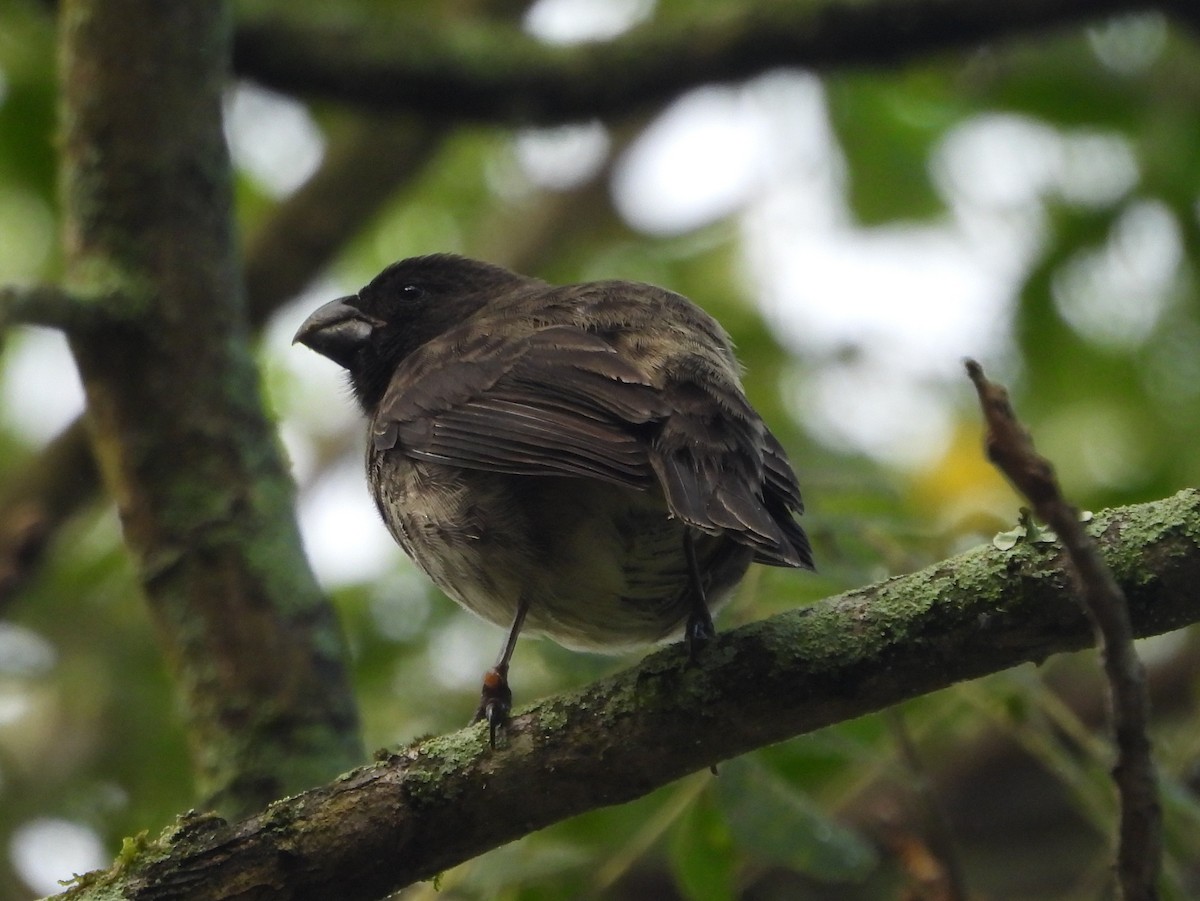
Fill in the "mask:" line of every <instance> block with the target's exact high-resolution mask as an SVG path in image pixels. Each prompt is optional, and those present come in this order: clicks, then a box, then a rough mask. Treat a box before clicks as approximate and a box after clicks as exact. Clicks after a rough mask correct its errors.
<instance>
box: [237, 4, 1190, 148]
mask: <svg viewBox="0 0 1200 901" xmlns="http://www.w3.org/2000/svg"><path fill="white" fill-rule="evenodd" d="M1139 9H1162V10H1164V11H1165V12H1170V11H1171V5H1170V4H1167V3H1164V2H1158V3H1154V2H1148V0H1010V2H1007V3H994V2H990V0H907V2H895V0H865V2H863V0H821V2H816V3H814V2H809V0H791V2H785V3H778V2H767V0H759V2H756V3H747V4H742V5H740V6H737V7H736V8H730V7H728V6H722V7H720V8H719V9H717V10H715V11H710V10H705V11H704V12H702V13H697V14H695V15H694V16H689V17H687V18H686V19H681V20H671V21H664V22H652V23H650V24H647V25H644V26H642V27H639V28H636V29H634V30H632V31H630V32H629V33H627V34H625V35H623V36H622V37H620V38H617V39H615V40H612V41H607V42H602V43H601V42H595V43H586V44H579V45H575V46H571V47H562V46H556V45H549V44H545V43H542V42H541V41H538V40H537V39H536V38H534V37H532V36H531V35H529V34H526V33H525V32H522V31H520V30H519V29H517V28H515V27H513V26H510V25H506V24H501V23H497V22H495V21H494V20H493V21H488V20H478V21H474V22H463V21H452V22H451V21H446V22H444V23H442V24H438V23H430V22H429V21H427V20H418V19H415V18H411V19H409V18H403V17H396V18H392V19H385V18H375V19H372V21H371V22H370V24H368V25H364V24H362V23H358V22H355V21H353V20H352V19H350V18H349V17H348V16H344V15H339V14H337V13H336V12H330V11H328V10H326V11H324V12H322V13H321V16H320V18H318V19H315V20H313V19H302V18H300V17H299V16H298V15H297V14H296V13H294V12H293V11H292V10H288V11H287V12H286V13H284V12H282V11H280V9H279V7H278V6H277V5H275V4H266V5H259V6H257V7H254V6H251V7H244V8H243V10H242V16H241V18H240V21H239V27H238V30H237V34H236V38H235V44H234V64H235V68H236V69H237V71H238V72H239V73H240V74H242V75H245V76H247V77H249V78H253V79H255V80H257V81H259V82H261V83H263V84H265V85H268V86H270V87H273V88H275V89H277V90H281V91H285V92H290V93H298V94H301V95H307V96H310V97H324V98H330V99H335V100H340V101H344V102H348V103H355V104H360V105H364V106H368V107H371V108H375V109H402V110H408V111H413V112H418V113H420V114H422V115H424V116H426V117H428V118H429V119H430V120H432V121H461V120H463V119H474V120H479V121H491V122H507V123H539V124H551V123H561V122H569V121H575V120H587V119H591V118H594V117H597V116H598V117H601V118H608V117H613V116H624V115H629V114H633V113H637V112H641V111H645V110H647V109H650V108H652V107H654V106H657V105H659V104H661V103H663V102H665V101H667V100H670V99H671V98H672V97H674V96H676V95H678V94H680V93H681V92H683V91H685V90H687V89H689V88H693V87H697V86H699V85H701V84H706V83H710V82H719V81H732V80H740V79H745V78H748V77H751V76H753V75H757V74H760V73H763V72H768V71H770V70H772V69H776V68H780V67H784V66H789V67H801V68H805V69H813V70H819V71H821V70H827V69H832V68H842V69H844V68H847V67H851V66H895V65H898V64H899V63H902V62H904V61H906V60H909V59H912V58H914V57H917V56H920V55H927V54H931V53H939V52H944V51H947V50H953V49H961V48H965V47H974V46H977V45H978V44H980V43H983V42H986V41H990V40H997V39H1001V38H1005V37H1008V36H1010V35H1013V34H1019V33H1023V32H1026V33H1027V32H1033V31H1044V30H1046V29H1049V28H1055V27H1059V26H1064V25H1068V24H1074V23H1078V22H1083V21H1094V20H1096V19H1097V18H1100V17H1103V16H1106V15H1111V14H1114V13H1119V12H1129V11H1134V10H1139Z"/></svg>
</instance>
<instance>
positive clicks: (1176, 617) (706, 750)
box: [64, 490, 1200, 901]
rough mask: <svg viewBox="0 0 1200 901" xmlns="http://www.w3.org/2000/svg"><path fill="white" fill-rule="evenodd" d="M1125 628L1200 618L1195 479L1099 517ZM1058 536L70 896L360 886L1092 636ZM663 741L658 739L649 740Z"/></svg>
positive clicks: (446, 863) (849, 602)
mask: <svg viewBox="0 0 1200 901" xmlns="http://www.w3.org/2000/svg"><path fill="white" fill-rule="evenodd" d="M1089 531H1090V533H1091V534H1092V535H1093V537H1094V538H1095V540H1096V541H1097V542H1098V544H1099V546H1100V548H1101V551H1102V553H1103V555H1104V558H1105V560H1106V562H1107V563H1108V565H1109V567H1110V568H1111V569H1112V570H1113V573H1114V574H1115V576H1116V578H1117V580H1118V582H1119V583H1120V585H1121V587H1122V588H1123V589H1124V591H1125V593H1126V595H1127V597H1128V598H1129V603H1130V614H1131V617H1132V623H1133V627H1134V631H1135V633H1136V634H1137V635H1139V636H1145V635H1151V634H1157V633H1161V632H1165V631H1169V630H1171V629H1176V628H1179V627H1181V626H1183V625H1186V624H1188V623H1192V622H1196V621H1198V620H1200V598H1197V596H1196V593H1195V591H1194V587H1195V585H1196V584H1197V580H1198V579H1200V491H1197V490H1187V491H1184V492H1181V493H1180V494H1178V495H1176V496H1175V497H1172V498H1168V499H1165V500H1162V501H1157V502H1154V503H1149V504H1141V505H1138V506H1133V507H1123V508H1115V509H1113V510H1109V511H1106V512H1105V513H1103V514H1100V515H1098V516H1096V517H1095V518H1094V519H1093V521H1092V522H1091V523H1090V524H1089ZM1061 556H1062V554H1061V551H1059V550H1057V549H1055V548H1053V547H1050V546H1047V545H1036V544H1024V543H1023V544H1018V545H1017V546H1016V547H1015V548H1013V549H1011V550H1008V551H1000V550H997V549H996V548H994V547H992V546H990V545H989V546H984V547H980V548H977V549H975V550H973V551H970V552H968V553H966V554H963V555H961V556H959V557H956V558H954V559H952V560H947V561H945V562H943V563H940V564H937V565H935V566H932V567H930V568H928V569H925V570H922V571H921V572H917V573H913V574H912V575H908V576H903V577H899V578H894V579H889V580H888V581H885V582H881V583H878V584H875V585H870V586H867V587H865V588H861V589H857V590H855V591H851V592H847V593H845V594H842V595H839V596H837V597H834V598H830V599H828V600H826V601H823V602H821V603H819V604H817V605H815V606H813V607H811V608H807V609H802V610H796V611H792V612H790V613H786V614H783V615H780V616H776V617H773V618H772V619H769V620H765V621H762V622H758V623H752V624H750V625H748V626H745V627H743V628H740V629H737V630H734V631H731V632H727V633H724V634H722V635H720V636H718V638H717V639H716V640H715V641H714V642H713V643H712V644H711V645H710V646H709V647H707V648H706V649H705V652H704V654H703V655H702V657H701V659H700V661H699V663H698V664H697V665H689V664H688V661H687V657H686V655H685V654H684V653H683V652H682V650H681V649H680V647H679V646H672V647H668V648H666V649H664V650H662V651H659V652H658V653H655V654H653V655H651V656H650V657H648V658H647V659H645V660H644V661H643V662H642V663H641V664H639V665H638V666H635V667H633V668H632V669H629V670H626V671H625V672H622V673H620V674H618V675H616V676H613V677H612V678H610V679H606V680H603V681H601V682H598V683H596V684H594V685H592V686H589V687H587V688H585V689H583V690H581V691H578V692H574V693H571V694H566V695H561V696H558V697H554V698H550V699H547V700H545V701H542V702H540V703H538V704H536V705H534V706H533V707H532V708H530V709H528V710H526V711H524V712H522V713H521V714H520V715H518V716H517V717H515V718H514V720H513V722H512V724H511V726H510V729H509V732H508V734H509V736H510V738H509V745H508V746H507V747H504V748H501V749H500V750H497V751H489V750H488V749H487V747H486V745H487V739H486V735H485V733H484V730H483V728H482V727H480V726H476V727H473V728H470V729H466V730H463V731H461V732H458V733H455V734H453V735H449V736H444V737H441V738H434V739H430V740H427V741H425V742H422V743H419V744H416V745H414V746H412V747H409V748H407V749H404V750H402V751H400V752H398V753H396V754H393V755H391V756H390V757H388V759H386V760H383V761H381V762H379V763H376V764H373V765H370V766H366V767H363V768H360V769H357V770H354V771H353V772H351V773H348V774H346V775H345V776H343V777H342V778H340V779H338V780H337V781H336V782H334V783H332V784H330V785H327V786H324V787H322V788H319V789H314V790H312V791H308V792H305V793H304V794H302V795H298V796H296V797H294V798H289V799H287V800H284V801H280V802H277V803H275V804H273V805H271V807H270V808H268V809H267V810H266V811H265V812H264V813H262V814H260V815H257V816H255V817H252V818H250V819H248V820H246V821H244V822H241V823H237V824H232V825H230V824H226V823H224V822H222V821H219V820H217V819H215V818H209V817H195V816H193V817H185V818H184V819H183V820H182V821H181V822H180V823H179V825H178V826H177V828H176V829H175V830H174V831H172V832H171V833H170V834H168V835H166V836H164V837H163V838H162V839H161V840H159V841H157V842H152V843H150V844H149V847H147V848H146V849H144V851H143V852H142V853H140V854H138V855H127V857H126V859H124V860H123V861H122V862H121V863H120V865H118V866H117V867H114V869H113V870H112V871H110V872H109V873H108V874H106V875H100V874H93V875H92V876H90V877H86V878H85V879H84V880H83V881H82V883H81V884H80V885H78V886H77V887H76V888H74V889H72V890H71V891H70V892H68V893H67V894H66V895H65V896H64V897H69V898H75V899H80V898H100V897H111V894H105V892H110V893H111V892H112V891H113V890H119V891H120V892H121V893H122V894H121V896H122V897H126V898H137V899H142V901H146V899H167V898H170V899H189V898H197V899H199V898H222V897H228V898H232V897H246V898H248V897H254V898H261V899H265V898H287V899H319V898H329V897H339V898H343V899H347V901H353V899H374V898H378V897H381V896H383V895H384V894H386V893H387V892H389V891H393V890H395V889H398V888H400V887H402V886H404V885H407V884H410V883H412V882H414V881H417V880H421V879H428V878H430V877H432V876H434V875H435V874H437V873H438V872H440V871H442V870H444V869H446V868H447V867H451V866H454V865H455V864H457V863H460V862H462V861H464V860H467V859H469V858H472V857H474V856H477V855H479V854H481V853H483V852H484V851H487V850H489V849H491V848H494V847H497V846H499V845H502V844H504V843H506V842H509V841H512V840H514V839H516V838H518V837H520V836H522V835H525V834H527V833H530V832H533V831H534V830H537V829H540V828H542V827H544V826H547V825H549V824H551V823H553V822H556V821H558V820H561V819H564V818H566V817H569V816H573V815H575V814H578V813H581V812H583V811H586V810H590V809H594V808H598V807H603V806H606V805H610V804H619V803H622V802H625V801H629V800H631V799H633V798H636V797H639V796H641V795H644V794H646V793H647V792H650V791H652V790H653V789H655V788H658V787H659V786H661V785H664V784H666V783H668V782H670V781H672V780H674V779H677V778H679V777H681V776H683V775H685V774H687V773H690V772H693V771H697V770H701V769H704V768H706V767H708V766H710V765H712V764H714V763H717V762H719V761H721V760H725V759H727V758H729V757H732V756H735V755H738V754H742V753H745V752H747V751H749V750H752V749H754V748H758V747H762V746H765V745H768V744H771V743H774V742H778V741H781V740H784V739H786V738H789V737H791V736H795V735H799V734H802V733H805V732H810V731H813V730H815V729H819V728H822V727H823V726H827V725H830V724H832V723H836V722H840V721H843V720H847V719H851V718H853V717H856V716H860V715H862V714H864V713H868V712H871V711H875V710H879V709H881V708H884V707H887V706H889V705H892V704H896V703H898V702H900V701H903V700H905V699H907V698H911V697H914V696H916V695H919V694H923V693H926V692H930V691H935V690H937V689H940V688H944V687H946V686H948V685H952V684H953V683H955V682H958V681H961V680H965V679H973V678H977V677H979V676H982V675H984V674H986V673H991V672H996V671H999V670H1003V669H1006V668H1008V667H1012V666H1016V665H1017V664H1020V663H1023V662H1025V661H1035V662H1039V661H1041V660H1043V659H1044V658H1046V657H1047V656H1049V655H1050V654H1054V653H1058V652H1062V651H1070V650H1075V649H1078V648H1082V647H1085V646H1088V645H1090V644H1091V642H1092V640H1093V632H1092V629H1091V627H1090V625H1089V623H1088V621H1087V618H1086V617H1085V616H1084V615H1083V613H1082V611H1081V610H1080V609H1079V606H1078V605H1077V604H1076V603H1075V602H1074V600H1073V599H1072V597H1071V594H1070V592H1069V591H1068V590H1067V589H1068V580H1067V578H1066V577H1065V576H1064V575H1063V572H1062V567H1061V563H1062V560H1061ZM667 749H669V751H670V753H664V752H665V751H666V750H667Z"/></svg>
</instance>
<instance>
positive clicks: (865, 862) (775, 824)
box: [717, 758, 876, 882]
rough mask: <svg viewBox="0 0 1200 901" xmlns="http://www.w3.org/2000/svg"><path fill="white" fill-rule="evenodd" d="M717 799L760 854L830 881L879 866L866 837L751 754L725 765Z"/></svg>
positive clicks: (739, 836) (742, 839)
mask: <svg viewBox="0 0 1200 901" xmlns="http://www.w3.org/2000/svg"><path fill="white" fill-rule="evenodd" d="M717 798H718V802H719V804H720V806H721V809H722V810H723V811H724V813H725V818H726V820H727V821H728V823H729V828H730V831H731V833H732V835H733V840H734V841H735V842H736V843H737V844H738V845H739V846H741V847H742V848H744V849H745V850H746V851H748V852H750V853H752V854H754V855H756V856H758V857H760V858H764V859H766V860H769V861H772V862H774V863H778V864H782V865H783V866H786V867H790V868H792V869H794V870H797V871H798V872H801V873H805V874H807V875H809V876H812V877H815V878H817V879H820V880H822V881H825V882H856V881H859V880H861V879H863V878H864V877H866V875H867V874H868V873H869V872H870V870H871V869H872V868H873V867H874V866H875V863H876V853H875V850H874V848H873V847H872V846H871V845H870V844H869V843H868V842H867V841H865V840H864V839H863V838H862V837H860V836H859V835H858V834H857V833H855V832H854V831H853V830H850V829H847V828H846V827H845V826H842V825H841V824H839V823H837V822H835V821H834V820H833V819H831V818H830V817H829V816H828V815H827V814H826V813H825V812H824V811H822V810H821V809H820V808H819V807H818V806H817V805H816V804H814V803H813V802H812V800H811V799H810V798H808V796H806V795H804V794H802V793H800V792H797V791H796V790H794V789H793V788H792V786H791V785H789V784H788V783H787V782H785V781H784V780H782V779H780V778H779V777H777V776H775V775H774V774H772V773H771V772H770V771H769V770H767V769H766V768H765V767H763V766H762V765H761V764H759V763H758V762H757V761H755V760H753V759H752V758H740V759H738V760H734V761H730V762H729V763H726V764H722V765H721V772H720V776H719V777H718V779H717Z"/></svg>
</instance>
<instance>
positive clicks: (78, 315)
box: [0, 285, 121, 331]
mask: <svg viewBox="0 0 1200 901" xmlns="http://www.w3.org/2000/svg"><path fill="white" fill-rule="evenodd" d="M103 306H104V307H105V308H108V309H113V308H117V309H119V307H120V306H121V304H120V302H119V301H118V300H116V299H114V298H110V299H108V300H107V301H106V302H105V303H104V304H103ZM100 318H101V317H100V316H99V315H98V305H97V304H95V303H93V302H92V301H91V300H84V299H83V298H82V297H77V296H75V295H72V294H70V293H68V292H67V291H64V290H63V289H62V288H59V287H56V286H54V285H3V286H0V331H3V330H4V329H6V328H8V327H9V326H11V325H44V326H46V327H47V328H57V329H62V330H63V331H70V330H72V329H79V328H84V327H88V326H91V325H94V324H95V323H96V322H97V320H98V319H100Z"/></svg>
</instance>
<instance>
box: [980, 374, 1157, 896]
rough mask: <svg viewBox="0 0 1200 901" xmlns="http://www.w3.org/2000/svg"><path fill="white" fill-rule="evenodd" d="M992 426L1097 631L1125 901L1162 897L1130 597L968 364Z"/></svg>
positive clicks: (994, 446)
mask: <svg viewBox="0 0 1200 901" xmlns="http://www.w3.org/2000/svg"><path fill="white" fill-rule="evenodd" d="M966 368H967V374H968V375H969V376H970V378H971V381H972V382H974V384H975V390H976V391H977V393H978V394H979V403H980V406H981V407H982V409H983V416H984V420H985V422H986V423H987V436H986V438H985V447H986V450H987V455H988V458H989V459H990V460H991V461H992V462H993V463H994V464H995V465H996V466H997V468H999V469H1000V471H1001V472H1003V473H1004V475H1005V476H1007V477H1008V479H1009V480H1010V481H1011V482H1012V483H1013V485H1015V486H1016V488H1017V490H1019V491H1020V492H1021V493H1022V494H1024V495H1025V497H1027V498H1028V499H1029V501H1030V503H1032V504H1033V506H1034V510H1035V511H1036V513H1037V515H1038V516H1039V517H1040V518H1041V519H1042V520H1043V521H1044V522H1046V523H1047V524H1048V525H1049V526H1050V527H1051V528H1052V529H1054V531H1055V532H1057V533H1058V537H1059V540H1060V541H1061V542H1062V546H1063V549H1064V550H1065V551H1066V553H1067V560H1068V564H1069V565H1068V568H1069V570H1070V571H1071V574H1072V576H1073V579H1074V581H1075V585H1076V587H1077V589H1078V591H1079V596H1080V598H1081V600H1082V602H1083V606H1084V609H1085V610H1086V611H1087V613H1088V616H1089V618H1090V619H1091V621H1092V625H1093V627H1094V628H1095V630H1096V633H1097V644H1098V645H1099V646H1100V648H1101V655H1102V657H1103V661H1104V673H1105V676H1106V678H1107V679H1108V684H1109V688H1110V690H1111V705H1112V718H1113V730H1114V733H1115V737H1116V746H1117V762H1116V765H1115V766H1114V767H1113V780H1114V782H1115V783H1116V786H1117V792H1118V794H1119V796H1120V808H1121V822H1120V827H1119V831H1118V842H1119V844H1118V848H1117V878H1118V880H1119V882H1120V886H1121V894H1122V897H1123V898H1125V899H1126V901H1150V899H1154V898H1156V897H1157V889H1156V882H1157V880H1158V874H1159V869H1160V866H1161V856H1162V812H1161V809H1160V806H1159V802H1158V789H1157V780H1156V778H1155V773H1154V761H1153V759H1152V757H1151V753H1150V750H1151V749H1150V739H1149V737H1148V734H1147V727H1148V722H1149V706H1150V705H1149V700H1148V697H1147V693H1146V680H1145V673H1144V671H1143V669H1142V664H1141V661H1140V660H1139V659H1138V656H1137V651H1136V649H1135V648H1134V645H1133V629H1132V626H1131V625H1130V619H1129V607H1128V604H1127V603H1126V600H1125V595H1124V594H1123V592H1122V591H1121V588H1120V586H1119V585H1118V584H1117V582H1116V579H1114V578H1113V575H1112V572H1111V571H1110V570H1109V569H1108V567H1107V566H1106V565H1105V563H1104V561H1103V560H1102V559H1101V557H1100V554H1099V551H1098V550H1097V547H1096V543H1095V542H1094V541H1093V540H1092V538H1091V536H1090V535H1088V533H1087V532H1086V531H1085V530H1084V528H1083V526H1082V524H1081V523H1080V521H1079V511H1078V510H1076V509H1075V508H1074V507H1073V506H1071V505H1070V504H1069V503H1068V502H1067V501H1066V499H1065V498H1064V497H1063V495H1062V491H1061V490H1060V488H1059V485H1058V480H1057V479H1056V478H1055V475H1054V468H1053V466H1051V464H1050V462H1049V461H1048V460H1047V459H1046V458H1045V457H1042V456H1040V455H1039V454H1038V453H1037V452H1036V451H1035V450H1034V447H1033V441H1032V439H1031V438H1030V436H1029V432H1028V431H1027V430H1026V429H1025V427H1024V426H1023V425H1022V424H1021V423H1020V421H1019V420H1018V419H1017V417H1016V414H1015V413H1014V412H1013V409H1012V405H1011V404H1010V403H1009V400H1008V392H1007V391H1006V390H1005V389H1004V387H1003V386H1001V385H998V384H996V383H994V382H990V381H988V379H987V377H986V376H984V374H983V368H982V367H981V366H980V365H979V364H978V363H976V362H975V361H974V360H968V361H966Z"/></svg>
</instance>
